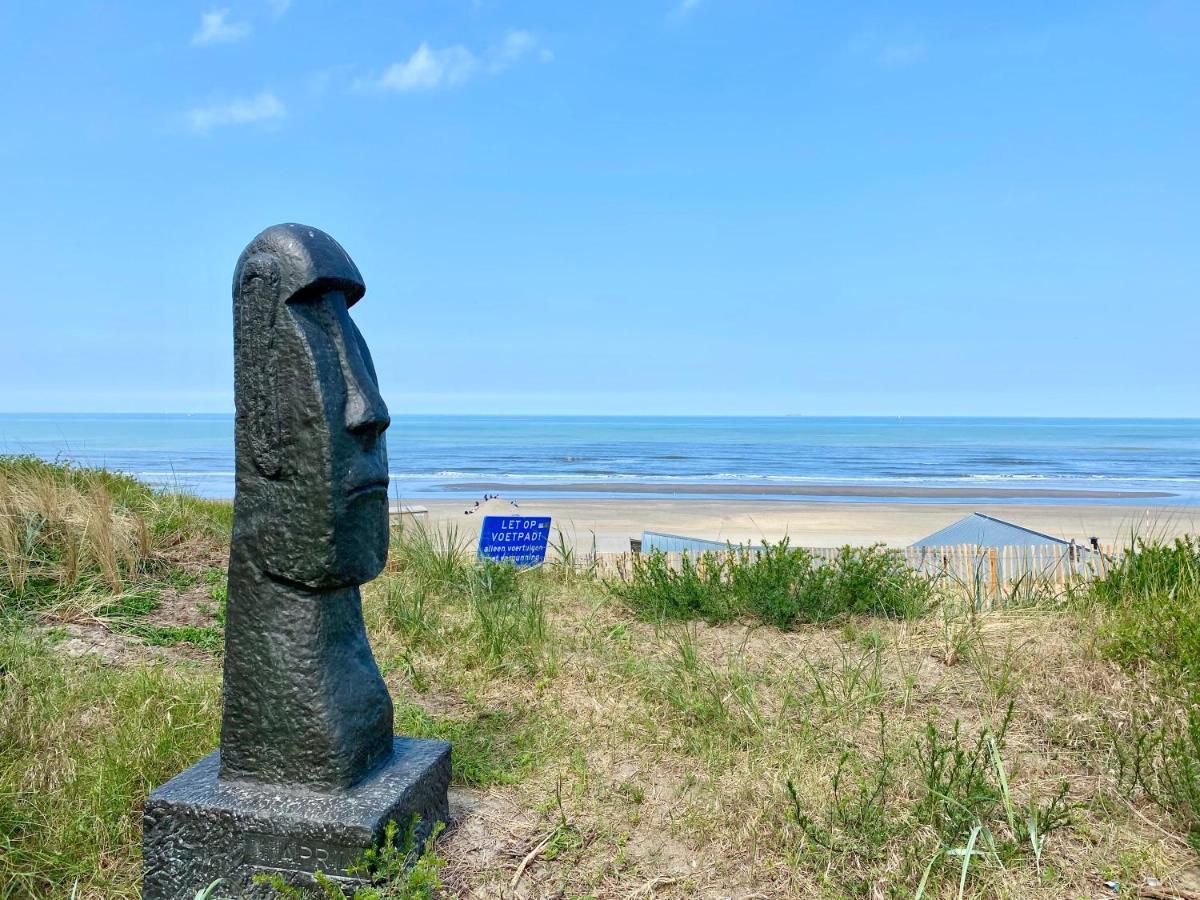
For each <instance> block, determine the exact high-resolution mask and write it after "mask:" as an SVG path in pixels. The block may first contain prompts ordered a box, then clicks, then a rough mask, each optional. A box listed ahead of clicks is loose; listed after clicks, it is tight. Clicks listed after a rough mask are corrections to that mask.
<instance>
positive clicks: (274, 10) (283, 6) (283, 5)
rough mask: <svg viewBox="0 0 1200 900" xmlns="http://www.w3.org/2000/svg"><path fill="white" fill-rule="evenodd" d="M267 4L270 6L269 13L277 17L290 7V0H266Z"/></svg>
mask: <svg viewBox="0 0 1200 900" xmlns="http://www.w3.org/2000/svg"><path fill="white" fill-rule="evenodd" d="M267 5H268V6H270V7H271V14H272V15H273V16H275V18H277V19H278V18H279V17H280V16H282V15H283V14H284V13H285V12H287V11H288V9H289V8H290V7H291V5H292V0H267Z"/></svg>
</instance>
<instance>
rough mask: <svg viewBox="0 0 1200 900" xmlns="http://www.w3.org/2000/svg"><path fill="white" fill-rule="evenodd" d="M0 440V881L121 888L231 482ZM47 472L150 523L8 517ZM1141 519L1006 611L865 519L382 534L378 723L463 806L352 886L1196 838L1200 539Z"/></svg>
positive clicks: (179, 709)
mask: <svg viewBox="0 0 1200 900" xmlns="http://www.w3.org/2000/svg"><path fill="white" fill-rule="evenodd" d="M0 471H3V473H4V477H5V479H6V482H5V485H6V487H5V490H8V491H9V493H8V494H4V495H3V496H5V497H6V498H7V499H6V500H5V502H6V503H8V504H9V505H8V506H7V507H6V509H7V510H9V511H10V512H11V510H14V509H19V510H20V512H19V515H17V517H16V519H15V521H17V522H18V524H19V525H20V527H16V528H14V527H12V521H14V520H13V519H10V518H5V519H4V522H5V525H4V527H5V528H7V529H8V531H7V532H6V533H7V534H8V535H9V536H10V538H11V536H12V535H14V534H15V535H26V537H25V538H22V539H21V540H24V543H21V542H20V541H17V543H16V544H13V543H12V541H11V540H10V543H9V544H7V545H6V547H8V548H9V550H8V551H6V552H7V554H8V555H6V556H5V557H4V559H5V562H4V563H3V566H4V568H3V570H2V571H0V609H2V610H3V616H2V617H0V898H3V900H27V898H55V900H57V898H61V900H68V898H73V900H99V898H111V897H118V898H130V900H132V898H134V897H137V896H138V890H139V872H140V855H139V846H140V834H139V828H140V810H141V805H142V803H143V801H144V798H145V795H146V793H147V792H148V790H149V789H150V788H151V787H153V786H154V785H156V784H160V783H162V782H163V781H165V780H166V779H168V778H169V777H171V776H172V775H174V774H175V773H177V772H178V771H180V770H182V769H183V768H185V767H186V766H188V765H190V764H191V763H193V762H194V761H195V760H196V759H198V758H200V757H201V756H203V755H204V754H206V753H208V752H210V751H211V750H212V749H213V748H215V747H216V745H217V740H218V725H219V712H220V646H221V638H222V629H223V622H224V603H225V599H226V586H225V581H224V574H223V568H224V566H223V557H222V552H223V549H222V548H223V542H224V541H227V534H228V532H227V528H228V507H227V505H222V504H206V503H203V502H201V501H194V500H189V499H187V498H171V497H169V496H166V495H159V494H154V493H153V492H150V491H148V490H146V489H145V488H143V487H141V486H140V485H137V483H136V482H131V481H129V480H125V479H120V478H118V477H116V476H108V475H107V474H106V473H91V474H87V473H84V472H82V471H81V470H75V469H66V468H62V467H53V466H45V464H41V463H32V462H30V461H5V462H4V463H3V465H2V466H0ZM22 479H25V480H22ZM35 484H36V485H41V487H39V488H38V491H40V492H41V493H42V494H45V493H46V492H47V491H57V492H59V495H58V496H61V497H62V498H66V499H65V500H64V502H66V503H67V505H68V506H70V505H71V504H75V505H76V507H75V508H78V504H80V503H82V502H84V501H81V500H79V499H78V498H77V497H76V493H77V494H79V495H80V496H85V497H86V496H91V497H92V498H93V499H92V500H89V501H87V502H88V503H91V504H93V505H92V506H91V507H90V508H92V509H102V510H105V511H106V514H107V515H108V516H109V520H110V521H109V524H108V528H109V530H110V531H111V533H112V534H114V535H119V534H128V535H135V536H136V535H137V534H139V533H141V532H142V531H143V528H142V526H144V532H145V534H146V535H147V542H146V543H145V544H144V545H143V544H140V543H138V541H137V540H134V541H133V542H132V543H126V544H125V545H123V546H125V547H126V548H127V550H126V551H121V552H118V553H117V554H116V555H115V557H113V559H115V568H113V567H112V566H109V565H108V564H107V563H105V562H104V561H103V560H102V559H100V558H99V557H98V556H97V553H96V551H95V550H94V549H86V548H85V549H83V550H79V551H72V550H70V549H69V547H70V546H71V545H72V544H78V543H79V542H80V541H84V542H85V543H86V540H85V536H86V535H88V534H100V533H102V532H103V531H104V528H102V527H100V526H99V525H96V524H94V523H93V524H90V525H88V526H86V527H84V528H80V527H75V526H73V525H71V526H70V527H68V526H69V523H71V522H77V520H76V519H74V518H72V516H70V515H66V514H65V513H63V512H61V511H59V512H55V511H54V510H53V509H46V510H44V512H45V513H46V514H45V515H44V516H42V515H41V513H39V514H38V515H37V516H33V517H31V516H30V510H31V509H32V508H33V507H32V506H31V505H30V503H31V501H30V500H29V499H28V497H27V496H26V495H27V494H28V493H29V492H31V491H33V488H32V487H31V486H32V485H35ZM14 485H18V486H19V489H18V488H14V487H13V486H14ZM47 485H52V486H53V487H52V488H51V487H47ZM73 492H74V493H73ZM97 492H104V493H106V494H107V495H108V497H109V498H110V501H111V502H108V504H107V505H105V501H104V500H103V499H99V500H97V499H96V496H95V495H96V493H97ZM35 493H36V492H35ZM14 497H17V498H19V504H18V503H17V500H14V499H13V498H14ZM14 504H16V505H14ZM96 504H99V505H98V506H97V505H96ZM5 515H6V516H8V515H9V513H5ZM39 516H41V517H39ZM43 519H44V521H43ZM138 521H140V522H141V523H142V526H139V525H137V522H138ZM51 523H58V524H51ZM63 523H68V524H63ZM72 528H74V530H72ZM89 529H90V530H89ZM117 545H118V546H120V544H119V542H117ZM14 546H18V547H20V548H21V549H20V550H19V552H17V551H12V549H11V548H12V547H14ZM90 546H91V545H88V547H90ZM1133 549H1134V552H1133V553H1131V554H1128V555H1126V556H1125V558H1124V560H1123V561H1122V562H1121V563H1120V564H1119V565H1117V566H1116V567H1114V568H1112V569H1111V570H1110V572H1109V574H1108V576H1107V577H1106V578H1104V579H1100V580H1098V581H1096V582H1093V583H1092V584H1091V585H1088V586H1083V587H1077V588H1075V589H1074V591H1073V593H1072V595H1071V597H1070V598H1069V599H1070V600H1071V602H1066V601H1065V600H1064V598H1063V596H1062V591H1061V588H1059V589H1058V593H1057V594H1053V593H1051V592H1050V590H1049V589H1047V590H1044V591H1043V590H1041V589H1040V588H1039V587H1038V586H1037V585H1036V584H1030V585H1027V586H1025V588H1023V593H1022V596H1021V598H1020V603H1019V604H1011V605H1008V606H1005V607H1004V608H1000V609H995V608H991V607H990V606H989V605H988V604H987V603H984V602H981V599H980V596H979V595H978V592H977V591H975V592H973V591H972V590H970V589H968V588H965V587H964V586H961V585H955V584H951V583H947V582H939V583H929V582H926V581H924V580H922V579H921V578H919V577H917V576H916V575H914V574H913V573H911V572H910V571H909V570H908V569H907V568H906V567H904V566H902V565H898V563H897V560H896V557H895V555H894V554H891V553H889V552H888V551H886V550H884V549H882V548H866V549H853V548H850V549H847V550H844V551H843V552H842V553H841V554H840V555H839V557H838V558H837V560H836V561H835V562H833V563H830V564H826V563H823V562H818V561H816V560H814V559H812V558H811V556H810V555H809V554H807V553H806V552H805V551H803V550H802V549H799V548H793V547H790V546H788V545H787V544H786V543H782V544H779V545H774V546H772V547H770V548H768V549H767V551H766V552H765V553H763V554H761V555H752V554H734V555H733V558H732V559H718V558H716V557H709V558H701V559H699V560H692V561H689V562H687V563H684V564H682V565H681V566H680V567H678V571H676V569H675V568H672V567H671V566H669V565H667V560H666V559H663V558H658V557H655V556H653V555H651V556H650V557H648V558H646V559H645V560H643V561H642V563H641V564H640V565H639V566H638V567H637V568H635V569H634V571H633V572H631V573H630V575H629V579H628V580H627V581H613V582H602V581H599V580H597V579H596V578H595V577H594V570H589V569H588V568H587V567H586V566H585V565H582V564H579V565H577V564H576V563H575V562H574V561H571V560H566V561H564V560H558V561H555V562H553V563H552V564H549V565H547V566H546V567H544V568H543V569H539V570H532V571H524V572H516V571H514V570H512V569H511V568H506V567H503V566H497V565H495V564H481V563H479V562H478V561H476V560H475V559H474V555H473V553H472V552H471V550H470V545H469V541H468V539H467V536H466V535H465V534H464V533H463V532H462V531H460V530H455V529H453V528H445V529H437V528H409V529H407V530H405V531H404V532H403V533H397V534H395V535H394V536H393V544H392V548H391V554H390V562H389V565H388V568H387V570H386V571H385V572H384V574H383V575H382V576H381V577H380V578H379V579H378V580H377V581H375V582H374V583H372V584H371V585H368V586H366V587H365V588H364V594H363V607H364V613H365V616H366V618H367V626H368V630H369V632H370V637H371V643H372V646H373V648H374V651H375V655H376V658H377V660H378V662H379V665H380V669H381V671H382V672H383V674H384V677H385V679H386V680H387V681H388V683H389V687H390V688H391V691H392V695H393V697H394V699H395V711H396V728H397V731H398V732H400V733H403V734H409V735H413V736H418V737H438V738H443V739H446V740H450V741H452V742H453V744H454V774H453V780H454V784H455V786H456V787H455V799H454V807H453V808H454V810H455V815H456V817H457V819H458V821H457V824H456V827H454V828H451V829H450V830H449V831H447V832H446V833H445V834H443V835H441V836H440V837H439V838H438V840H437V841H436V842H435V843H434V844H433V845H432V847H431V848H429V849H427V850H423V851H421V852H420V853H417V852H416V851H415V847H414V846H413V844H412V842H411V840H408V839H407V838H406V834H409V833H410V832H407V831H406V829H405V828H404V827H401V828H398V829H397V830H396V831H394V832H393V834H392V837H391V843H390V844H388V843H385V844H384V846H383V847H381V848H378V849H377V850H376V851H375V852H374V854H373V855H372V856H371V858H370V859H367V860H364V863H365V864H366V865H367V867H368V868H367V869H366V870H364V872H365V874H366V875H367V877H368V878H369V880H371V881H372V884H371V885H370V886H369V887H368V888H364V889H363V890H362V891H360V894H359V896H360V897H361V898H373V897H378V898H422V900H432V898H434V897H455V896H472V895H476V896H493V895H501V894H503V895H504V896H530V897H548V896H564V897H594V898H598V900H599V898H617V897H622V898H624V897H630V896H656V897H671V898H686V897H694V896H708V895H726V896H727V895H731V894H732V895H735V896H752V895H761V896H772V897H776V896H777V897H806V898H807V897H817V898H853V897H863V896H872V897H880V898H901V897H903V898H908V897H920V898H926V900H927V898H934V897H938V898H958V897H1002V898H1034V900H1040V898H1045V900H1050V898H1058V897H1062V896H1101V895H1103V896H1114V897H1134V896H1136V895H1137V893H1138V887H1139V885H1140V884H1142V883H1143V881H1144V880H1145V879H1146V878H1147V877H1148V876H1151V875H1153V876H1156V877H1158V878H1160V879H1162V880H1164V881H1165V882H1167V883H1170V881H1171V879H1173V878H1175V877H1177V873H1179V872H1181V871H1184V870H1186V869H1189V868H1192V867H1196V866H1198V865H1200V854H1198V853H1197V852H1196V850H1195V849H1194V847H1195V845H1196V843H1197V839H1196V835H1197V833H1198V831H1200V824H1198V823H1200V718H1198V716H1197V714H1196V713H1195V710H1196V709H1200V703H1197V700H1198V699H1200V688H1198V683H1200V678H1198V677H1197V672H1198V671H1200V665H1198V662H1200V654H1198V652H1197V646H1198V644H1197V639H1196V635H1197V632H1198V629H1197V628H1196V625H1197V624H1200V623H1196V621H1195V617H1196V616H1197V609H1198V608H1200V604H1198V603H1197V601H1198V600H1200V595H1198V593H1197V590H1198V589H1197V582H1198V579H1197V577H1196V576H1197V571H1198V563H1197V554H1196V549H1195V544H1194V543H1192V542H1189V541H1186V540H1185V541H1181V542H1179V543H1162V542H1146V543H1143V544H1139V545H1138V546H1136V547H1135V548H1133ZM10 551H11V552H10ZM130 554H131V555H130ZM72 560H75V562H72ZM112 572H115V573H116V575H117V577H116V578H115V579H112V578H110V577H109V575H110V574H111V573H112ZM405 824H406V823H400V825H401V826H405ZM1189 839H1190V840H1191V842H1192V845H1193V846H1192V847H1189V843H1188V842H1189ZM1106 882H1107V883H1110V885H1117V887H1116V888H1115V889H1114V888H1112V887H1111V886H1108V887H1106V886H1105V883H1106ZM278 888H279V891H280V892H281V894H282V895H283V896H297V894H296V893H289V891H295V889H292V888H287V887H286V886H285V885H282V884H280V885H278ZM209 893H210V896H220V887H219V885H218V886H217V887H216V888H214V889H213V890H212V891H210V892H209ZM299 896H314V897H318V898H319V897H321V896H333V895H331V894H328V893H327V892H326V893H324V894H323V893H322V891H321V890H318V891H315V892H314V891H309V892H307V893H300V894H299Z"/></svg>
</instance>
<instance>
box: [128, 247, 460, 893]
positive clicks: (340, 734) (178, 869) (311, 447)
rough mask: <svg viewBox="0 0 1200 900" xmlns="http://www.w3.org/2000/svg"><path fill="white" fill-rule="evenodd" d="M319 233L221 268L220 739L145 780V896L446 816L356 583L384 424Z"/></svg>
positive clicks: (353, 281) (331, 852) (374, 522)
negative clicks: (232, 422)
mask: <svg viewBox="0 0 1200 900" xmlns="http://www.w3.org/2000/svg"><path fill="white" fill-rule="evenodd" d="M365 290H366V287H365V285H364V284H363V281H362V276H361V275H359V272H358V268H357V267H356V266H355V265H354V262H353V261H352V260H351V259H350V257H349V256H348V255H347V254H346V251H345V250H343V249H342V247H341V245H339V244H338V243H337V241H335V240H334V239H333V238H331V237H330V236H329V235H327V234H325V233H324V232H322V231H319V230H317V229H315V228H310V227H307V226H304V225H276V226H274V227H273V228H268V229H267V230H266V231H264V232H262V234H260V235H259V236H258V237H256V238H255V239H254V240H253V241H251V242H250V245H249V246H248V247H247V248H246V249H245V251H243V253H242V256H241V258H240V259H239V260H238V264H237V268H236V269H235V270H234V277H233V316H234V393H235V400H236V409H237V418H236V426H235V430H236V435H235V447H236V456H237V462H236V470H237V483H236V493H235V498H234V507H233V542H232V546H231V548H230V556H229V602H228V608H227V615H226V626H225V673H224V674H225V678H224V711H223V717H222V722H221V748H220V750H218V751H215V752H213V753H212V754H210V755H209V756H207V757H205V758H204V759H202V760H200V762H198V763H196V765H194V766H192V767H191V768H190V769H187V770H186V771H184V772H183V773H181V774H179V775H177V776H176V777H175V778H173V779H171V781H169V782H167V784H165V785H163V786H162V787H160V788H158V789H157V790H155V791H154V792H153V793H152V794H151V795H150V797H149V798H148V800H147V801H146V808H145V816H144V838H143V857H144V873H145V877H144V885H143V891H142V896H143V897H144V898H156V900H157V898H171V900H175V898H184V897H186V898H191V897H192V896H193V895H194V894H195V893H196V891H198V890H200V889H201V888H203V887H205V886H207V885H208V884H210V883H211V882H212V881H214V880H216V879H218V878H220V879H224V882H223V884H222V887H221V888H219V889H218V892H217V896H218V897H255V896H267V895H268V893H269V892H268V891H267V889H265V888H263V887H260V886H256V885H255V884H254V883H253V877H254V875H255V874H256V873H259V872H265V873H268V874H280V875H282V876H284V877H285V878H286V879H287V880H288V881H289V882H291V883H293V884H297V885H308V884H312V883H313V873H314V872H315V871H317V870H320V871H322V872H323V873H324V874H326V875H328V876H330V877H332V878H334V879H339V878H340V879H344V883H345V885H346V886H347V887H351V886H353V885H354V884H356V883H360V882H359V881H358V879H355V878H352V877H350V876H349V874H348V873H347V871H346V870H347V867H348V866H350V865H351V864H353V862H354V861H355V860H356V859H357V858H358V857H359V856H360V855H361V853H362V851H363V850H365V849H366V848H368V847H370V846H372V845H374V844H375V843H377V842H378V841H379V839H380V837H381V835H382V833H383V830H384V829H385V827H386V825H387V823H388V821H389V820H395V821H396V822H397V824H398V825H400V826H401V827H402V828H403V827H405V826H407V825H408V823H409V822H410V821H411V820H412V818H413V816H414V815H416V816H418V817H419V820H420V830H419V832H418V833H419V834H420V835H421V836H424V835H425V834H428V832H429V830H430V828H432V826H433V824H434V823H435V822H437V821H445V820H446V819H447V817H448V809H447V796H446V792H447V787H448V785H449V779H450V745H449V744H447V743H445V742H443V741H428V740H413V739H408V738H397V737H394V735H393V732H392V700H391V697H390V696H389V695H388V691H387V687H386V686H385V685H384V683H383V679H382V678H381V677H380V675H379V669H378V668H377V667H376V665H375V658H374V657H373V656H372V655H371V648H370V646H369V645H368V643H367V635H366V630H365V628H364V626H363V618H362V603H361V600H360V597H359V586H360V585H362V584H363V583H365V582H367V581H370V580H371V579H372V578H374V577H375V576H377V575H378V574H379V573H380V572H381V571H382V570H383V566H384V563H385V562H386V560H387V548H388V495H387V484H388V469H387V449H386V446H385V442H384V432H385V431H386V429H387V427H388V424H389V419H388V411H387V407H386V406H385V405H384V402H383V399H382V398H381V397H380V396H379V389H378V385H377V382H376V378H375V370H374V367H373V365H372V363H371V355H370V353H369V352H368V350H367V345H366V342H365V341H364V340H363V337H362V335H361V334H360V333H359V331H358V328H356V327H355V325H354V322H353V321H352V320H351V318H350V314H349V309H350V307H351V306H353V305H354V304H355V303H356V302H358V300H359V299H361V298H362V296H363V294H364V292H365Z"/></svg>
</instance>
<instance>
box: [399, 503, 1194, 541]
mask: <svg viewBox="0 0 1200 900" xmlns="http://www.w3.org/2000/svg"><path fill="white" fill-rule="evenodd" d="M515 499H517V501H518V502H519V503H520V511H521V512H522V513H525V514H529V515H550V516H552V517H553V518H554V527H555V528H562V529H563V532H564V533H565V534H566V536H567V538H568V540H572V541H573V542H574V543H575V545H576V546H577V547H580V548H581V549H586V548H589V547H590V546H591V543H592V535H593V534H594V535H595V542H596V549H597V550H598V551H599V552H602V553H609V552H622V551H627V550H628V549H629V539H630V538H631V537H639V536H640V535H641V533H642V531H644V530H645V531H661V532H667V533H670V534H680V535H686V536H688V537H699V538H707V539H712V540H721V541H724V540H729V541H732V542H735V543H738V542H747V541H748V542H755V543H756V542H758V541H760V540H762V539H764V538H765V539H767V540H778V539H779V538H782V537H784V536H785V535H787V536H790V537H791V540H792V543H793V544H798V545H801V546H807V547H832V546H841V545H842V544H871V543H877V542H882V543H885V544H888V545H891V546H904V545H906V544H910V543H912V542H913V541H915V540H917V539H918V538H921V537H924V536H925V535H927V534H930V533H931V532H933V531H936V530H938V529H939V528H942V527H944V526H946V525H949V524H950V523H951V522H954V521H955V520H957V519H960V518H962V517H963V516H965V515H968V514H969V513H972V512H975V511H979V512H984V513H986V514H988V515H990V516H995V517H997V518H1000V519H1005V520H1006V521H1010V522H1014V523H1016V524H1018V525H1023V526H1025V527H1027V528H1033V529H1035V530H1037V531H1042V532H1046V533H1047V534H1052V535H1055V536H1057V537H1062V538H1064V539H1067V540H1069V539H1071V538H1074V539H1076V540H1077V541H1079V542H1080V543H1083V542H1085V541H1086V540H1087V539H1088V538H1089V537H1092V536H1096V537H1098V538H1100V540H1101V541H1102V542H1103V543H1120V542H1122V541H1125V540H1127V539H1128V536H1129V534H1130V531H1131V530H1135V531H1136V532H1137V533H1138V534H1143V535H1150V534H1155V535H1167V536H1170V535H1175V534H1182V533H1188V532H1190V533H1195V532H1197V531H1198V530H1200V507H1195V506H1191V507H1179V506H1175V507H1166V506H1158V507H1156V506H1153V505H1151V504H1150V503H1147V504H1145V505H1099V504H1054V505H1050V504H1046V505H1042V504H992V503H988V504H962V503H936V504H933V503H929V504H926V503H865V502H859V503H837V502H814V501H808V502H803V501H791V500H749V499H747V500H702V499H695V500H626V499H603V500H597V499H588V498H578V499H565V500H561V499H555V500H541V499H538V498H537V497H516V498H515ZM412 502H413V503H414V504H417V505H420V506H424V507H426V508H428V509H429V515H430V518H431V520H432V521H434V522H441V521H452V522H455V523H457V524H458V525H459V526H460V527H466V528H470V530H471V531H473V532H474V533H476V534H477V533H478V528H479V519H478V518H476V517H475V516H465V515H463V511H464V510H465V509H467V508H469V507H470V506H471V503H470V502H469V501H465V500H415V501H412Z"/></svg>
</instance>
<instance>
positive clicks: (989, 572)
mask: <svg viewBox="0 0 1200 900" xmlns="http://www.w3.org/2000/svg"><path fill="white" fill-rule="evenodd" d="M804 549H806V550H807V551H808V552H809V553H811V554H812V555H813V556H815V557H816V558H817V559H819V560H823V561H824V562H826V563H829V562H833V561H835V560H836V559H837V557H838V554H839V553H840V552H841V548H839V547H806V548H804ZM890 550H891V552H894V553H897V554H899V555H900V556H901V557H902V558H903V559H904V560H905V562H907V563H908V564H909V565H910V566H912V568H913V569H914V570H916V571H918V572H921V573H922V574H924V575H927V576H929V577H931V578H938V579H946V580H949V581H951V582H954V583H957V584H961V585H963V586H964V587H968V588H971V589H972V590H975V591H977V592H979V593H992V594H998V593H1001V592H1010V591H1014V590H1017V589H1019V588H1021V587H1022V586H1028V587H1035V586H1036V587H1039V588H1045V587H1052V588H1056V589H1061V588H1064V587H1066V586H1067V585H1071V584H1079V583H1083V582H1086V581H1090V580H1091V579H1092V578H1095V577H1100V576H1103V575H1105V574H1107V573H1108V571H1109V569H1110V568H1111V567H1112V565H1113V564H1114V563H1115V562H1117V561H1119V560H1120V558H1121V556H1122V555H1123V553H1124V551H1123V550H1122V549H1118V548H1114V547H1112V546H1101V547H1100V548H1099V550H1096V549H1093V548H1091V547H1080V546H1075V545H1071V546H1065V547H1062V546H1054V545H1049V544H1041V545H1032V546H1011V547H973V546H970V545H967V544H960V545H955V546H947V547H901V548H890ZM735 552H736V551H735ZM746 552H750V553H754V552H757V551H746ZM687 555H688V554H684V553H665V554H663V557H664V559H665V561H666V563H667V565H668V566H670V567H671V568H672V569H674V570H676V571H679V570H680V569H681V568H682V566H683V560H684V557H685V556H687ZM726 555H728V552H727V551H726V552H720V553H712V554H711V557H715V558H716V559H718V560H720V559H721V558H722V557H724V556H726ZM644 558H645V557H642V559H644ZM691 558H692V560H693V561H696V560H698V559H700V558H701V557H698V556H696V555H692V556H691ZM636 559H637V558H636V557H635V556H634V555H631V554H629V553H596V554H580V555H579V556H577V557H576V558H575V559H574V560H572V567H573V568H574V569H575V570H576V571H578V572H588V573H593V574H595V575H596V576H597V577H600V578H620V579H622V580H628V579H629V577H630V573H631V572H632V571H633V567H634V565H635V564H636ZM554 564H555V563H553V562H551V565H554Z"/></svg>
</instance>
